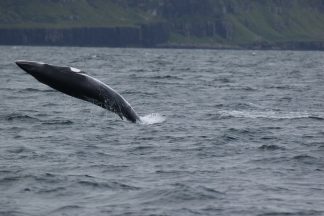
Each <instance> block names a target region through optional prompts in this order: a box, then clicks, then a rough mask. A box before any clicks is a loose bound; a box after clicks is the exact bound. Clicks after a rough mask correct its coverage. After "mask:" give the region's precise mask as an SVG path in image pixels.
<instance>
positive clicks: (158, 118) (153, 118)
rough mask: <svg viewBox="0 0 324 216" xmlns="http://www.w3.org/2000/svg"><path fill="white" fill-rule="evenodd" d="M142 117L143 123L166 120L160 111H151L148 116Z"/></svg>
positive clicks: (155, 122)
mask: <svg viewBox="0 0 324 216" xmlns="http://www.w3.org/2000/svg"><path fill="white" fill-rule="evenodd" d="M140 119H141V124H144V125H151V124H158V123H162V122H164V121H165V120H166V118H165V117H164V116H162V115H161V114H159V113H151V114H148V115H146V116H141V117H140Z"/></svg>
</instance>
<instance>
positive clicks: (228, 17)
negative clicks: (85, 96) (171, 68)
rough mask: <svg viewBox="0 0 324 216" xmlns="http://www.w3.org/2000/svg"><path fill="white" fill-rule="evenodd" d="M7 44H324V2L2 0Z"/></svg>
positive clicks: (1, 29)
mask: <svg viewBox="0 0 324 216" xmlns="http://www.w3.org/2000/svg"><path fill="white" fill-rule="evenodd" d="M0 43H1V44H28V45H33V44H40V45H77V46H145V47H206V48H253V49H319V50H323V49H324V0H28V1H27V0H2V1H0Z"/></svg>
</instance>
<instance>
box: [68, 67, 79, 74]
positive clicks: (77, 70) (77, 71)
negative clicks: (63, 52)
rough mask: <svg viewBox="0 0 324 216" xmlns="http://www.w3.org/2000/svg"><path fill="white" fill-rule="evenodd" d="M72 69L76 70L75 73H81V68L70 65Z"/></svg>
mask: <svg viewBox="0 0 324 216" xmlns="http://www.w3.org/2000/svg"><path fill="white" fill-rule="evenodd" d="M70 69H71V71H73V72H75V73H80V72H81V70H80V69H78V68H74V67H70Z"/></svg>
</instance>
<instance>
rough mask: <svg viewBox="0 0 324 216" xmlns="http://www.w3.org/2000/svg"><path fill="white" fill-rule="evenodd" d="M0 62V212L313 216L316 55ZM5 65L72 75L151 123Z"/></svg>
mask: <svg viewBox="0 0 324 216" xmlns="http://www.w3.org/2000/svg"><path fill="white" fill-rule="evenodd" d="M0 56H1V59H0V70H1V71H0V96H1V103H0V135H1V141H0V193H1V196H0V215H9V216H10V215H24V216H25V215H141V216H145V215H184V216H187V215H188V216H190V215H324V53H323V52H291V51H285V52H282V51H281V52H280V51H256V52H255V53H253V52H252V51H207V50H172V49H168V50H150V49H106V48H102V49H97V48H48V47H0ZM17 59H27V60H37V61H43V62H47V63H52V64H56V65H69V66H74V67H77V68H80V69H82V70H85V71H87V72H88V74H89V75H92V76H94V77H96V78H98V79H100V80H102V81H103V82H105V83H107V84H109V85H110V86H111V87H113V88H114V89H116V90H117V91H119V92H120V93H121V94H122V95H123V96H124V97H125V98H126V99H127V100H128V101H129V102H130V104H132V106H133V107H134V108H135V110H136V111H137V112H138V113H139V114H140V115H141V116H146V115H149V114H151V113H155V114H152V115H149V116H146V117H145V119H146V122H147V123H151V124H146V125H142V124H131V123H128V122H125V121H122V120H120V119H119V117H118V116H117V115H115V114H113V113H110V112H108V111H105V110H104V109H101V108H100V107H96V106H94V105H92V104H90V103H87V102H83V101H81V100H78V99H74V98H71V97H69V96H66V95H63V94H62V93H59V92H56V91H54V90H52V89H50V88H49V87H47V86H45V85H43V84H40V83H39V82H38V81H36V80H35V79H34V78H32V77H31V76H29V75H27V74H26V73H24V72H23V71H22V70H20V69H19V68H18V67H17V66H15V65H14V64H13V62H14V61H15V60H17ZM153 123H154V124H153Z"/></svg>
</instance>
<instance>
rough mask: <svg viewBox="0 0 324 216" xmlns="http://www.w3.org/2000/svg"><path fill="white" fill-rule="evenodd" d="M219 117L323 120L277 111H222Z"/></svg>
mask: <svg viewBox="0 0 324 216" xmlns="http://www.w3.org/2000/svg"><path fill="white" fill-rule="evenodd" d="M218 114H219V115H220V117H235V118H266V119H300V118H311V119H317V120H324V115H323V114H322V115H321V114H312V113H308V112H277V111H241V110H224V111H220V112H218Z"/></svg>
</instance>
